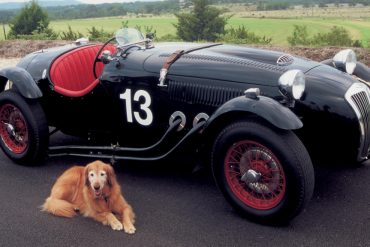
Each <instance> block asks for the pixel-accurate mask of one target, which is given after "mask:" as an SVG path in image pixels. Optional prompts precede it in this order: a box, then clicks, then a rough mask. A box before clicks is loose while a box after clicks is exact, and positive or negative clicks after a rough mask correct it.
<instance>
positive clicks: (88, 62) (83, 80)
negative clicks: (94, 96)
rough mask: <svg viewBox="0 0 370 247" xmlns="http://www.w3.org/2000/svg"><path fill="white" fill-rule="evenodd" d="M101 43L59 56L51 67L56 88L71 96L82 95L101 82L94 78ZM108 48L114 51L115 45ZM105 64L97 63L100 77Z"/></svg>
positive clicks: (52, 79)
mask: <svg viewBox="0 0 370 247" xmlns="http://www.w3.org/2000/svg"><path fill="white" fill-rule="evenodd" d="M100 48H101V45H100V44H99V45H89V46H82V47H78V48H76V49H74V50H71V51H69V52H67V53H64V54H63V55H61V56H60V57H58V58H57V59H56V60H55V61H54V62H53V64H52V66H51V68H50V80H51V82H52V83H53V84H54V90H55V91H56V92H58V93H60V94H62V95H65V96H69V97H81V96H84V95H86V94H87V93H89V92H90V91H91V90H93V89H94V87H95V86H96V85H97V84H98V83H99V79H95V78H94V74H93V64H94V59H95V56H96V54H97V53H98V51H99V49H100ZM106 49H108V50H111V51H114V49H115V47H114V46H107V47H106ZM103 68H104V65H103V63H101V62H98V63H96V75H97V77H98V78H99V77H100V75H101V73H102V71H103Z"/></svg>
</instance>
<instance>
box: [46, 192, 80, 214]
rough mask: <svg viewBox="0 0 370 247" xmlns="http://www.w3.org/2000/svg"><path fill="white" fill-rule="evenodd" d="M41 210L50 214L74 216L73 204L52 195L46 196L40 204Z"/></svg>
mask: <svg viewBox="0 0 370 247" xmlns="http://www.w3.org/2000/svg"><path fill="white" fill-rule="evenodd" d="M41 211H46V212H49V213H51V214H54V215H57V216H62V217H67V218H72V217H74V216H76V211H75V207H74V206H73V204H71V203H69V202H67V201H65V200H61V199H56V198H53V197H48V198H47V199H46V201H45V203H44V204H43V205H42V206H41Z"/></svg>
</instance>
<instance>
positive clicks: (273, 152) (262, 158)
mask: <svg viewBox="0 0 370 247" xmlns="http://www.w3.org/2000/svg"><path fill="white" fill-rule="evenodd" d="M211 158H212V170H213V175H214V178H215V180H216V183H217V185H218V187H219V188H220V190H221V191H222V193H223V194H224V196H225V198H226V199H227V201H228V202H229V203H230V204H231V205H232V206H233V208H234V209H236V211H238V212H239V213H241V214H243V215H244V216H246V217H247V218H249V219H251V220H253V221H256V222H259V223H264V224H282V223H287V222H288V221H289V220H291V219H292V218H293V217H295V216H296V215H297V214H298V213H299V212H301V210H302V209H303V208H304V206H305V205H306V203H307V202H308V201H309V200H310V198H311V197H312V194H313V189H314V180H315V178H314V170H313V166H312V163H311V159H310V157H309V155H308V152H307V150H306V149H305V147H304V146H303V144H302V142H301V141H300V140H299V139H298V137H297V136H296V135H295V134H294V133H293V132H292V131H286V130H280V129H277V128H275V127H274V126H272V125H270V124H268V123H266V122H264V121H263V120H255V119H253V120H248V121H240V122H236V123H233V124H230V125H228V126H227V127H225V128H224V129H223V131H221V133H220V134H219V135H218V137H217V138H216V141H215V143H214V145H213V149H212V157H211Z"/></svg>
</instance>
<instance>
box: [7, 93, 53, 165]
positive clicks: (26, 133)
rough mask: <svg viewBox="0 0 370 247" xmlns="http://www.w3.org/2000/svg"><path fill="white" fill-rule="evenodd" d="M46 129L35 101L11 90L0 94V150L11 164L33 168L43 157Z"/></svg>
mask: <svg viewBox="0 0 370 247" xmlns="http://www.w3.org/2000/svg"><path fill="white" fill-rule="evenodd" d="M48 143H49V128H48V124H47V120H46V117H45V113H44V111H43V109H42V107H41V104H40V103H39V101H38V100H37V99H28V98H24V97H23V96H22V95H21V94H19V93H18V92H17V91H14V90H12V89H11V90H6V91H4V92H1V93H0V147H1V149H2V150H3V151H4V153H5V154H6V155H7V156H8V157H9V158H10V159H12V160H13V161H14V162H16V163H18V164H22V165H29V166H32V165H37V164H39V162H42V160H43V159H44V157H45V156H46V151H47V147H48Z"/></svg>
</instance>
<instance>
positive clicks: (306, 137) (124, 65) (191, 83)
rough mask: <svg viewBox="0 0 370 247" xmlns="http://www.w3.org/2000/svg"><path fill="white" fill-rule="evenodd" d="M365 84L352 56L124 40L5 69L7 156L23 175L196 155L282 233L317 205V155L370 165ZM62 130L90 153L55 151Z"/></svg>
mask: <svg viewBox="0 0 370 247" xmlns="http://www.w3.org/2000/svg"><path fill="white" fill-rule="evenodd" d="M369 81H370V71H369V68H368V67H366V66H365V65H364V64H362V63H359V62H357V61H356V56H355V54H354V53H353V51H351V50H343V51H341V52H339V53H338V54H336V55H335V56H334V57H333V59H330V60H326V61H323V62H321V63H319V62H314V61H310V60H307V59H305V58H301V57H296V56H291V55H288V54H284V53H279V52H273V51H268V50H262V49H254V48H248V47H245V46H232V45H223V44H199V43H197V44H192V43H163V44H156V45H153V44H152V37H151V35H147V37H146V38H144V37H143V36H142V34H141V33H140V32H138V31H137V30H135V29H122V30H119V31H118V32H117V33H116V36H115V37H114V38H112V39H110V40H108V41H107V42H106V43H104V44H86V43H84V44H77V43H76V44H71V45H66V46H63V47H57V48H52V49H46V50H40V51H37V52H34V53H32V54H29V55H27V56H26V57H24V58H23V59H22V60H21V61H20V62H19V63H18V65H17V66H16V67H9V68H4V69H1V70H0V89H1V90H0V91H1V93H0V121H1V124H0V145H1V148H2V150H3V151H4V153H5V154H6V155H7V156H8V157H9V158H10V159H12V160H13V161H14V162H16V163H20V164H25V165H27V164H29V165H33V164H37V163H40V162H42V160H43V159H44V158H45V157H47V156H56V155H74V156H85V157H93V158H98V159H113V160H121V159H122V160H138V161H154V160H160V159H163V158H166V157H168V156H170V155H171V154H174V152H175V151H176V152H178V151H179V150H180V151H181V153H182V155H184V154H185V155H187V156H192V157H193V156H194V155H195V154H197V155H199V157H202V158H204V160H209V161H210V163H211V167H212V171H213V175H214V178H215V180H216V183H217V185H218V187H219V188H220V190H221V191H222V193H223V195H224V196H225V198H226V199H227V201H228V202H229V203H230V204H231V205H232V206H233V207H234V208H235V209H236V210H237V211H238V212H239V213H241V214H243V215H245V216H247V217H248V218H249V219H252V220H255V221H258V222H262V223H279V222H286V221H288V220H290V219H292V218H293V217H294V216H296V215H297V214H298V213H299V212H300V211H301V210H302V208H303V207H304V206H305V204H306V203H307V202H308V201H309V199H310V197H311V196H312V193H313V188H314V169H313V166H312V163H311V159H310V156H311V157H314V156H315V155H316V154H321V155H322V156H324V157H327V158H333V157H336V158H338V157H339V158H340V159H344V158H346V159H348V160H352V161H353V162H362V161H364V160H366V159H367V157H368V155H369V147H370V138H369V137H370V125H369V121H370V119H369V118H370V108H369V103H370V101H369V100H370V91H369V88H368V84H369ZM56 131H61V132H63V133H65V134H68V135H73V136H79V137H82V138H84V139H85V140H86V142H85V141H84V142H83V144H78V145H63V146H61V145H59V146H55V145H54V146H50V145H49V137H50V135H51V134H53V133H54V132H56ZM307 150H308V151H307ZM320 151H321V152H320ZM309 154H310V155H309ZM174 160H176V156H175V159H174ZM172 162H173V161H172ZM174 165H176V162H174Z"/></svg>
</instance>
